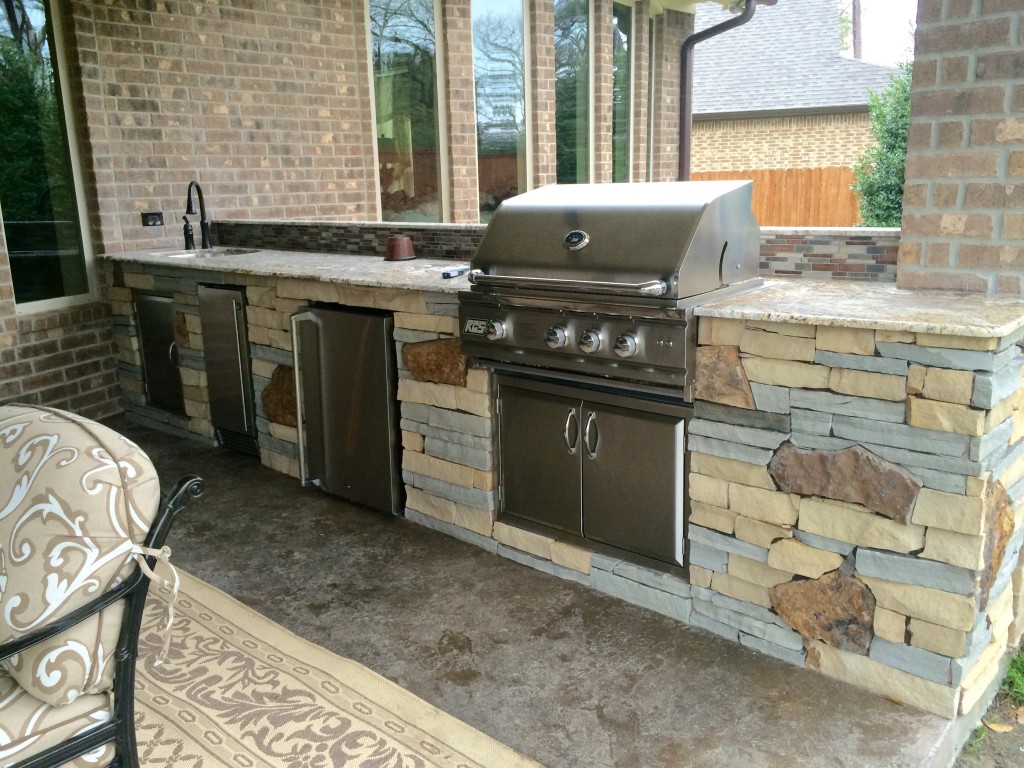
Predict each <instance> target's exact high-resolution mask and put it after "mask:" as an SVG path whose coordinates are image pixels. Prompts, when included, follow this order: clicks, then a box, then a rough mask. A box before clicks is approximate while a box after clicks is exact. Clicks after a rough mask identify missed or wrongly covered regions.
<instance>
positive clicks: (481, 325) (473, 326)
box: [462, 317, 487, 336]
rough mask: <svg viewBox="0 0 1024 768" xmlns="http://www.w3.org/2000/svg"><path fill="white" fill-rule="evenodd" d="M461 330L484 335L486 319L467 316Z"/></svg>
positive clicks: (474, 334) (469, 333)
mask: <svg viewBox="0 0 1024 768" xmlns="http://www.w3.org/2000/svg"><path fill="white" fill-rule="evenodd" d="M462 332H463V333H464V334H468V335H470V336H485V335H486V334H487V321H486V320H480V319H479V318H476V317H467V318H466V323H465V325H463V327H462Z"/></svg>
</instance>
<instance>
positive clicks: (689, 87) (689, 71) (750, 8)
mask: <svg viewBox="0 0 1024 768" xmlns="http://www.w3.org/2000/svg"><path fill="white" fill-rule="evenodd" d="M756 5H757V0H746V5H744V7H743V12H742V13H741V14H740V15H739V16H736V17H735V18H732V19H729V20H727V21H723V22H722V23H721V24H716V25H715V26H713V27H708V28H707V29H705V30H704V31H703V32H698V33H696V34H694V35H690V36H689V37H688V38H686V39H685V40H684V41H683V47H682V48H681V49H680V53H679V181H689V180H690V144H691V138H692V133H693V48H694V46H695V45H697V43H700V42H703V41H704V40H707V39H708V38H711V37H715V36H716V35H720V34H722V33H723V32H728V31H729V30H730V29H732V28H734V27H739V26H741V25H743V24H746V23H747V22H748V21H750V20H751V19H752V18H753V17H754V8H755V6H756Z"/></svg>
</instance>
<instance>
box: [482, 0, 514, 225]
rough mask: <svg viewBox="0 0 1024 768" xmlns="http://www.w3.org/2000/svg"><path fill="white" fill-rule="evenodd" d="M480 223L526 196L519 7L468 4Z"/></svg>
mask: <svg viewBox="0 0 1024 768" xmlns="http://www.w3.org/2000/svg"><path fill="white" fill-rule="evenodd" d="M471 14H472V19H473V71H474V77H475V80H476V83H475V86H476V130H477V155H478V159H477V167H478V169H479V178H480V221H482V222H486V221H489V220H490V218H491V215H492V214H493V213H494V209H495V208H497V207H498V204H499V203H501V201H502V200H504V199H505V198H507V197H512V196H513V195H517V194H519V193H520V192H524V191H526V88H525V72H526V62H525V56H526V53H525V50H524V43H523V8H522V5H521V4H519V3H516V2H510V1H509V0H472V5H471Z"/></svg>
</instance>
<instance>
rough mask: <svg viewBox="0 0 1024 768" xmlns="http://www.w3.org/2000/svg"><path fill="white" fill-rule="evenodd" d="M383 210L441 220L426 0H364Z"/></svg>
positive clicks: (398, 217)
mask: <svg viewBox="0 0 1024 768" xmlns="http://www.w3.org/2000/svg"><path fill="white" fill-rule="evenodd" d="M370 36H371V48H372V50H371V55H372V57H373V75H374V97H375V106H376V111H377V126H376V128H377V152H378V157H379V164H380V166H379V172H380V196H381V218H382V219H383V220H384V221H440V220H441V215H442V212H441V192H440V188H441V184H440V179H441V162H440V160H441V157H440V151H439V133H440V131H439V128H438V104H437V51H436V47H435V41H434V3H433V2H432V0H370Z"/></svg>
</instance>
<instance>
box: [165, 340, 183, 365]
mask: <svg viewBox="0 0 1024 768" xmlns="http://www.w3.org/2000/svg"><path fill="white" fill-rule="evenodd" d="M167 359H168V360H170V361H171V365H173V366H175V367H177V365H178V363H179V361H180V358H179V357H178V342H176V341H172V342H171V344H170V346H168V347H167Z"/></svg>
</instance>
